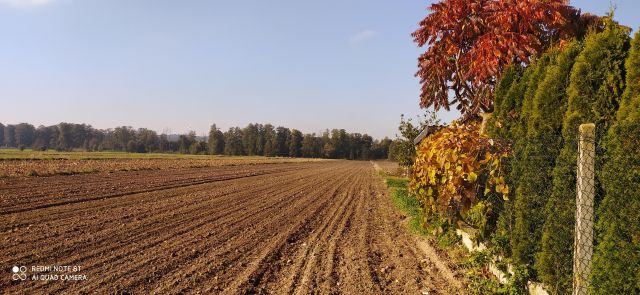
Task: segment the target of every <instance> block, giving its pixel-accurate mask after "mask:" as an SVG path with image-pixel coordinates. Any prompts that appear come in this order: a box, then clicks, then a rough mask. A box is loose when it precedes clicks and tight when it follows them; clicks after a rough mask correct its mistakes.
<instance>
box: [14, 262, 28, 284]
mask: <svg viewBox="0 0 640 295" xmlns="http://www.w3.org/2000/svg"><path fill="white" fill-rule="evenodd" d="M11 272H12V273H13V274H12V275H11V280H13V281H24V280H26V279H27V267H26V266H17V265H16V266H14V267H12V268H11Z"/></svg>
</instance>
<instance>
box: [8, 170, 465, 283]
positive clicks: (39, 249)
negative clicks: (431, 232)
mask: <svg viewBox="0 0 640 295" xmlns="http://www.w3.org/2000/svg"><path fill="white" fill-rule="evenodd" d="M402 218H403V217H402V216H401V215H400V214H399V213H397V211H396V210H395V208H394V207H393V205H392V204H391V202H390V200H389V198H388V196H387V195H386V189H385V188H384V186H383V184H382V182H381V180H380V179H379V178H378V177H377V176H376V175H375V173H374V171H373V168H372V165H371V164H370V163H369V162H347V161H328V162H317V163H282V164H272V165H266V164H262V165H239V166H231V167H206V168H185V169H175V170H164V171H135V172H134V171H126V172H114V173H94V174H82V175H68V176H51V177H30V178H8V179H4V180H3V182H0V219H1V223H0V233H1V238H0V248H1V249H2V255H1V256H0V266H1V267H2V272H1V273H2V277H3V279H1V280H0V291H2V293H9V294H13V293H24V294H40V293H61V292H65V293H66V292H69V293H70V294H75V293H100V294H104V293H133V294H183V293H200V294H212V293H214V294H215V293H223V294H247V293H270V294H308V293H321V294H327V293H331V294H334V293H335V294H339V293H344V294H423V292H424V293H425V294H426V293H427V292H428V293H429V294H458V293H460V292H461V290H460V288H461V286H460V284H459V283H458V282H455V281H452V280H455V278H454V277H453V275H452V274H451V272H450V270H448V269H443V265H445V263H442V262H441V261H438V259H439V258H438V257H437V256H433V255H427V254H425V252H424V251H423V250H424V249H421V248H424V247H423V246H422V247H419V246H418V245H417V244H416V241H415V239H414V238H412V237H411V236H410V235H409V234H408V233H407V232H406V229H405V227H404V226H403V224H402ZM13 265H25V266H27V267H28V268H29V270H28V271H27V273H28V275H29V276H31V275H33V274H34V273H33V272H32V271H31V268H30V267H31V266H35V265H71V266H81V267H82V269H81V271H80V272H79V274H84V275H86V276H87V279H86V280H85V281H77V282H73V281H69V282H63V281H50V282H43V281H32V280H31V279H30V278H31V277H29V279H27V280H25V281H12V280H10V278H11V267H12V266H13ZM444 267H445V268H446V265H445V266H444ZM63 273H64V272H63ZM36 274H37V273H36ZM64 274H69V273H64Z"/></svg>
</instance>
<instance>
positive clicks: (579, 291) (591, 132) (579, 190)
mask: <svg viewBox="0 0 640 295" xmlns="http://www.w3.org/2000/svg"><path fill="white" fill-rule="evenodd" d="M595 146H596V143H595V125H594V124H583V125H581V126H580V141H579V144H578V163H577V176H576V177H577V179H576V180H577V181H576V219H575V240H574V247H573V294H574V295H583V294H584V295H586V294H587V291H588V287H589V275H590V272H591V260H592V257H593V241H594V236H593V229H594V222H595V213H594V201H595V195H596V190H595V159H596V149H595Z"/></svg>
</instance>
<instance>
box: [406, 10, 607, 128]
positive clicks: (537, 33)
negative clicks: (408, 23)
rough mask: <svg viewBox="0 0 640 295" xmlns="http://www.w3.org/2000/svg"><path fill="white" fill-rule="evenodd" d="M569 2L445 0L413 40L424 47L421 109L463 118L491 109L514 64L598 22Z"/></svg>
mask: <svg viewBox="0 0 640 295" xmlns="http://www.w3.org/2000/svg"><path fill="white" fill-rule="evenodd" d="M567 2H568V1H566V0H442V1H440V2H438V3H435V4H433V5H431V7H430V10H431V13H430V14H429V15H427V17H426V18H425V19H424V20H422V21H421V22H420V28H419V29H418V30H416V31H415V32H414V33H413V34H412V36H413V37H414V41H415V42H416V43H418V45H419V46H420V47H422V46H425V45H426V46H427V49H426V51H425V52H424V53H423V54H422V55H421V56H420V57H419V58H418V68H419V69H418V72H417V73H416V76H418V77H420V83H421V84H422V93H421V98H420V106H421V107H423V108H427V107H434V109H435V110H436V111H437V110H439V109H441V108H443V109H445V110H449V108H450V106H452V105H456V108H457V109H458V110H460V112H461V113H462V114H463V115H465V116H473V115H475V114H478V113H480V112H491V111H492V110H493V90H494V86H495V85H496V82H497V80H498V79H499V78H500V73H501V72H502V70H503V69H504V67H505V66H507V65H508V64H510V63H522V64H528V63H529V62H530V61H531V59H532V58H533V57H535V56H537V55H539V54H540V53H542V52H543V51H544V50H545V49H547V48H548V47H549V46H550V45H552V44H555V43H560V42H562V41H563V40H567V39H570V38H573V37H578V38H580V37H581V36H582V35H583V34H584V32H585V31H586V28H587V27H589V26H590V25H592V24H594V23H597V21H598V18H597V17H595V16H592V15H586V14H585V15H581V14H580V11H579V10H577V9H575V8H573V7H572V6H569V5H568V3H567Z"/></svg>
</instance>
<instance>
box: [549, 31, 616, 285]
mask: <svg viewBox="0 0 640 295" xmlns="http://www.w3.org/2000/svg"><path fill="white" fill-rule="evenodd" d="M628 48H629V36H628V33H627V30H625V29H624V28H622V27H620V26H618V25H617V24H615V23H614V22H613V21H612V20H609V21H608V22H607V25H606V27H605V29H604V31H602V32H600V33H590V34H589V35H587V37H586V38H585V41H584V50H583V51H582V52H581V53H580V55H579V56H578V57H577V59H576V62H575V64H574V66H573V69H572V72H571V78H570V83H569V87H568V89H567V95H568V104H567V111H566V113H565V115H564V119H563V128H562V137H563V140H564V142H563V147H562V150H561V151H560V155H559V157H558V159H557V161H556V165H555V167H554V170H553V188H552V191H551V195H550V198H549V200H548V202H547V204H546V208H545V211H546V218H545V224H544V228H543V235H542V245H541V251H540V252H539V253H538V257H537V258H538V259H537V260H538V261H537V262H536V269H537V273H538V276H539V278H540V279H541V281H542V282H543V283H544V284H545V285H547V286H548V287H549V288H550V289H551V291H552V292H553V293H555V294H566V293H570V292H571V285H572V283H571V282H572V258H573V256H572V254H573V253H572V251H573V236H574V223H575V222H574V219H575V216H574V215H575V198H576V190H575V188H576V160H577V146H578V127H579V125H580V124H583V123H595V124H596V146H597V149H596V156H597V158H596V165H597V166H596V173H598V171H600V164H599V163H598V162H599V160H600V159H601V158H602V155H603V149H602V148H601V147H602V143H603V142H604V134H605V133H606V130H607V129H608V128H609V126H611V124H612V123H613V121H614V118H615V114H616V111H617V109H618V102H619V100H620V96H621V95H622V92H623V90H624V78H625V77H624V62H625V60H626V55H627V53H628ZM596 186H597V187H599V181H598V180H596ZM596 190H597V191H600V190H599V189H598V188H596Z"/></svg>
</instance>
